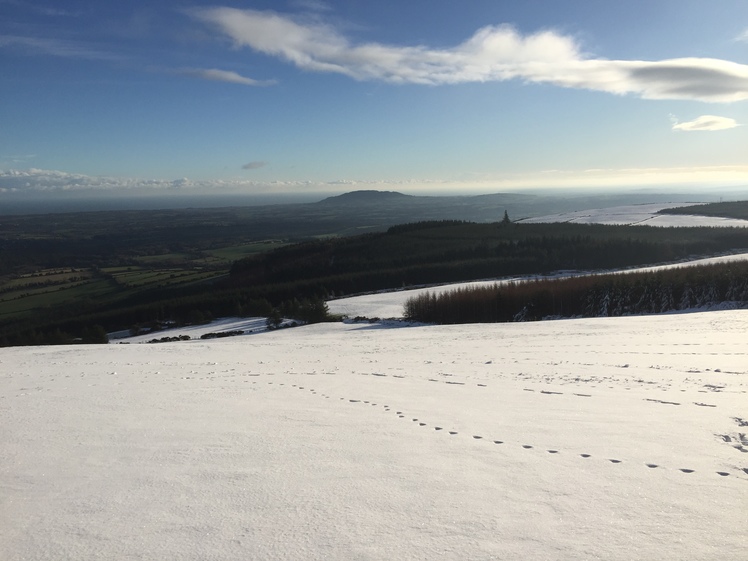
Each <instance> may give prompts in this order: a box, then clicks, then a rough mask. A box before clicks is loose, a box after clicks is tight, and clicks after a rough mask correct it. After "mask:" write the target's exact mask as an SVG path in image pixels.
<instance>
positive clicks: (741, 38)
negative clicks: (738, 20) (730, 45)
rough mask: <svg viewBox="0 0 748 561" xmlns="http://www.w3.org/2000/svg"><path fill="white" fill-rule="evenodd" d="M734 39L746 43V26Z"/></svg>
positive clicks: (747, 36) (747, 39) (747, 32)
mask: <svg viewBox="0 0 748 561" xmlns="http://www.w3.org/2000/svg"><path fill="white" fill-rule="evenodd" d="M735 40H736V41H744V42H746V43H748V28H746V30H745V31H743V33H741V34H740V35H738V36H737V37H736V38H735Z"/></svg>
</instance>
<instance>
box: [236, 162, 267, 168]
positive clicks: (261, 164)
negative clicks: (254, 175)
mask: <svg viewBox="0 0 748 561" xmlns="http://www.w3.org/2000/svg"><path fill="white" fill-rule="evenodd" d="M266 165H267V162H259V161H255V162H249V163H248V164H244V165H243V166H242V169H260V168H264V167H265V166H266Z"/></svg>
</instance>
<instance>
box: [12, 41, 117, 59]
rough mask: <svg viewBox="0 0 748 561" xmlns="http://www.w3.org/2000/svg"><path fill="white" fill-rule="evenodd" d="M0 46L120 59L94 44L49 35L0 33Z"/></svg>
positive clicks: (72, 56) (62, 55) (36, 51)
mask: <svg viewBox="0 0 748 561" xmlns="http://www.w3.org/2000/svg"><path fill="white" fill-rule="evenodd" d="M0 48H17V49H20V50H21V51H22V52H24V53H25V54H30V55H38V54H41V55H51V56H56V57H65V58H83V59H90V60H120V59H122V57H121V56H120V55H117V54H115V53H111V52H106V51H103V50H100V49H97V48H96V47H94V46H91V45H88V44H86V43H81V42H78V41H70V40H67V39H54V38H49V37H26V36H22V35H0Z"/></svg>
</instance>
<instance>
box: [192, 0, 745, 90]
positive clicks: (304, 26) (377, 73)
mask: <svg viewBox="0 0 748 561" xmlns="http://www.w3.org/2000/svg"><path fill="white" fill-rule="evenodd" d="M192 13H193V15H194V17H196V18H198V19H199V20H202V21H203V22H205V23H207V24H210V25H211V26H212V27H213V28H214V29H215V30H217V31H218V32H220V33H222V34H224V35H225V36H227V37H228V38H229V39H231V41H232V42H233V44H234V45H235V46H236V47H249V48H251V49H253V50H255V51H258V52H261V53H265V54H267V55H270V56H276V57H279V58H281V59H284V60H286V61H288V62H291V63H293V64H294V65H296V66H297V67H299V68H301V69H303V70H309V71H314V72H331V73H338V74H343V75H345V76H349V77H351V78H354V79H356V80H381V81H384V82H391V83H396V84H423V85H442V84H460V83H467V82H488V81H505V80H512V79H520V80H524V81H526V82H531V83H548V84H553V85H556V86H561V87H566V88H581V89H589V90H597V91H603V92H608V93H613V94H629V93H631V94H636V95H639V96H641V97H643V98H646V99H690V100H698V101H705V102H735V101H742V100H745V99H748V65H745V64H739V63H735V62H730V61H726V60H719V59H713V58H696V57H688V58H676V59H669V60H662V61H626V60H605V59H595V58H589V57H586V56H584V55H583V54H582V52H581V50H580V47H579V45H577V43H576V41H575V40H574V39H573V38H572V37H569V36H565V35H562V34H560V33H558V32H556V31H552V30H547V31H540V32H537V33H532V34H528V35H522V34H520V33H519V32H518V31H517V30H516V29H514V28H513V27H512V26H510V25H498V26H486V27H483V28H481V29H479V30H478V31H476V32H475V33H474V34H473V36H472V37H470V38H469V39H467V40H466V41H464V42H463V43H461V44H459V45H457V46H456V47H453V48H449V49H434V48H429V47H426V46H415V47H414V46H395V45H386V44H382V43H375V42H373V43H361V44H354V43H352V42H351V41H350V40H348V39H347V38H346V37H345V36H343V35H342V34H341V33H340V32H338V31H337V30H336V29H335V28H333V27H332V26H329V25H325V24H322V23H317V22H314V23H304V22H300V21H297V20H295V19H294V18H292V17H290V16H285V15H282V14H279V13H276V12H261V11H256V10H240V9H237V8H228V7H217V8H203V9H195V10H193V11H192Z"/></svg>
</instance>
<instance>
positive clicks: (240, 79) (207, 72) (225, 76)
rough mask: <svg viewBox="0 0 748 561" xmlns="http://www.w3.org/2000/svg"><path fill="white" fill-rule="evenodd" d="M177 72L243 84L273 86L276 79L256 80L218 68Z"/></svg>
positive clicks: (186, 69)
mask: <svg viewBox="0 0 748 561" xmlns="http://www.w3.org/2000/svg"><path fill="white" fill-rule="evenodd" d="M175 72H176V73H177V74H184V75H186V76H194V77H196V78H202V79H203V80H213V81H216V82H230V83H232V84H242V85H244V86H272V85H274V84H275V83H276V82H275V80H255V79H253V78H247V77H246V76H242V75H241V74H239V73H237V72H233V71H231V70H219V69H217V68H183V69H180V70H176V71H175Z"/></svg>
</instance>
